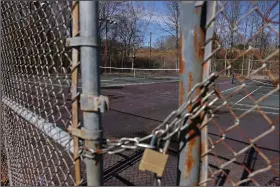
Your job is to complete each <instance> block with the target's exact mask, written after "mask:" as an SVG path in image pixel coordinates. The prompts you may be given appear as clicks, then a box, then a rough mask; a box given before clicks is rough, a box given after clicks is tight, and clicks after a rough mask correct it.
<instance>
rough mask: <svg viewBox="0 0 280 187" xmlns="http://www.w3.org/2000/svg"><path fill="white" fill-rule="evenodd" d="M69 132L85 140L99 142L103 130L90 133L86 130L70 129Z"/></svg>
mask: <svg viewBox="0 0 280 187" xmlns="http://www.w3.org/2000/svg"><path fill="white" fill-rule="evenodd" d="M67 130H68V132H69V133H70V134H71V135H73V136H77V137H79V138H81V139H83V140H97V139H98V138H100V137H101V133H102V130H100V131H89V130H87V129H85V128H82V129H78V128H73V127H71V126H70V127H68V129H67Z"/></svg>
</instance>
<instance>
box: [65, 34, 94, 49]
mask: <svg viewBox="0 0 280 187" xmlns="http://www.w3.org/2000/svg"><path fill="white" fill-rule="evenodd" d="M80 46H90V47H97V46H98V45H97V41H96V40H95V39H94V38H93V37H84V36H78V37H74V38H67V39H66V47H80Z"/></svg>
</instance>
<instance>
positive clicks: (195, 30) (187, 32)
mask: <svg viewBox="0 0 280 187" xmlns="http://www.w3.org/2000/svg"><path fill="white" fill-rule="evenodd" d="M203 2H204V1H196V2H195V1H182V2H181V15H180V16H181V19H180V20H181V38H180V44H181V45H180V46H181V55H180V99H179V101H180V105H181V104H182V103H183V102H185V101H186V100H185V99H186V95H187V94H188V92H189V91H190V90H191V88H192V87H193V86H194V85H195V84H197V83H199V82H201V81H202V64H203V60H204V49H203V46H204V42H205V40H204V38H205V37H204V36H205V31H204V26H205V23H204V22H206V20H204V19H205V18H206V15H205V13H206V11H205V8H203V6H202V5H204V6H206V5H205V3H203ZM185 18H188V19H185ZM201 18H204V19H201ZM203 25H204V26H203ZM198 91H199V90H198ZM197 93H198V92H197ZM190 109H191V108H190V107H189V108H188V110H189V111H190ZM186 112H187V111H186ZM198 125H199V124H198V122H196V121H194V122H193V123H192V124H190V126H189V128H187V129H186V130H185V131H184V132H181V135H180V137H179V141H180V144H179V152H180V154H179V159H178V160H179V161H178V175H177V176H178V181H177V182H178V185H180V186H195V185H198V183H199V174H200V156H201V134H200V130H199V127H198Z"/></svg>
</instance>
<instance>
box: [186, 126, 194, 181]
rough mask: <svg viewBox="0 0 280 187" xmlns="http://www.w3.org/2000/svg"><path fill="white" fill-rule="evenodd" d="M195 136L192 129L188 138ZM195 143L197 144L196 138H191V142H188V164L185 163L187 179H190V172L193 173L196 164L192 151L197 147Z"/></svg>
mask: <svg viewBox="0 0 280 187" xmlns="http://www.w3.org/2000/svg"><path fill="white" fill-rule="evenodd" d="M194 134H195V131H194V130H193V129H191V130H190V131H189V132H188V137H191V136H193V135H194ZM195 143H196V137H194V138H191V139H190V140H189V141H188V152H187V154H186V163H185V166H186V174H185V178H186V179H187V178H189V175H190V172H191V169H192V168H193V164H194V163H195V159H194V158H193V155H192V150H193V148H194V146H195Z"/></svg>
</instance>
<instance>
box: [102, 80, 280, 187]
mask: <svg viewBox="0 0 280 187" xmlns="http://www.w3.org/2000/svg"><path fill="white" fill-rule="evenodd" d="M101 82H102V83H101V85H102V94H103V95H106V96H108V97H109V99H110V111H109V112H107V113H105V114H104V115H103V127H104V135H105V137H109V138H110V137H114V138H121V137H135V136H137V137H142V136H145V135H147V134H149V133H150V132H151V131H152V129H153V128H154V127H156V126H157V125H159V124H160V123H161V122H162V121H163V120H164V119H165V118H166V117H167V115H168V114H169V113H170V112H172V111H173V110H176V109H177V108H178V106H179V100H178V98H179V83H178V77H177V78H176V77H174V78H173V79H172V80H163V79H162V80H161V79H158V80H157V79H141V78H133V77H127V78H126V77H115V78H114V77H105V76H103V77H102V81H101ZM216 85H217V88H218V89H219V90H220V91H221V92H222V94H223V96H224V97H228V98H227V100H228V102H229V103H230V106H231V107H232V110H233V111H234V112H235V114H236V115H237V116H238V115H241V114H243V113H244V112H246V111H248V110H249V109H250V108H252V107H253V106H254V102H253V101H252V100H251V97H250V96H253V97H254V99H255V100H258V99H260V98H261V97H263V96H264V95H266V93H268V92H270V91H272V90H273V89H275V88H274V87H272V86H267V85H261V86H259V85H255V84H252V83H250V82H246V89H247V90H240V91H239V92H236V93H235V94H233V95H231V93H232V92H233V90H235V89H236V87H237V86H239V84H238V83H235V84H231V82H230V79H224V78H223V79H219V80H217V82H216ZM259 107H260V108H261V109H262V110H263V112H264V115H265V116H266V117H267V118H269V119H270V120H272V121H277V120H278V118H279V116H278V115H279V92H278V91H276V92H274V93H273V94H271V95H270V96H268V97H267V98H266V99H265V100H264V101H261V102H259ZM264 115H261V114H260V113H259V112H258V111H257V109H254V110H253V111H252V112H250V113H249V114H247V115H245V116H244V117H241V118H240V122H239V123H240V125H239V127H238V128H234V129H233V130H231V131H229V132H227V133H226V137H225V140H224V143H225V144H226V145H227V146H225V145H224V144H223V143H218V144H217V145H216V146H215V150H214V153H215V154H213V155H212V156H211V154H210V156H209V162H210V167H211V168H212V169H213V170H215V169H217V165H218V164H217V157H218V158H219V159H220V160H221V161H222V162H226V161H229V160H230V159H232V158H233V152H236V153H237V152H239V151H240V150H242V149H243V148H245V147H247V146H249V145H250V142H249V140H248V138H251V139H253V138H255V137H257V136H260V135H261V134H263V133H264V132H265V131H268V130H269V129H270V125H269V124H268V122H267V121H266V120H265V117H263V116H264ZM215 120H216V122H217V123H218V124H219V126H220V128H221V129H223V130H225V129H227V128H228V127H229V126H231V125H233V123H234V117H233V116H232V115H231V113H230V112H229V111H228V110H227V109H221V111H220V112H218V113H217V114H216V117H215ZM208 131H209V137H211V138H212V140H213V141H216V140H218V139H221V132H220V130H219V129H218V128H217V127H216V126H215V125H214V124H213V123H212V122H211V123H210V124H209V125H208ZM256 145H257V146H258V148H259V151H260V152H261V153H263V154H265V155H266V156H267V157H268V158H269V159H270V160H272V162H273V168H276V169H277V170H278V172H279V123H278V121H277V125H276V129H275V130H274V131H273V132H272V133H271V134H269V135H268V136H265V137H263V138H260V139H259V140H258V141H257V142H256ZM177 147H178V143H176V142H172V143H171V146H170V150H169V155H170V156H169V160H168V163H167V167H166V171H165V174H164V176H163V179H162V180H163V185H175V184H176V177H177V176H176V164H177V157H176V154H177V152H176V149H177ZM229 150H231V151H229ZM135 154H136V155H135ZM131 155H132V156H131ZM133 155H134V156H133ZM137 155H138V156H137ZM139 155H140V156H139ZM214 155H216V156H214ZM130 156H131V157H132V158H130ZM140 159H141V152H140V153H139V152H137V151H136V152H135V150H134V151H128V152H124V153H121V154H117V155H114V156H113V155H106V156H105V160H108V161H109V160H117V161H118V163H119V162H120V161H123V165H121V166H118V164H117V166H115V164H114V163H113V162H112V163H111V162H110V164H109V162H106V161H105V168H108V169H105V174H106V173H108V175H105V176H109V173H112V172H113V173H114V175H113V177H108V178H106V177H105V179H106V180H105V184H106V185H116V184H117V185H126V184H130V185H131V184H134V185H152V184H153V183H152V182H153V177H152V175H151V174H150V173H148V172H142V171H139V170H138V164H139V161H140ZM130 160H133V164H132V163H131V161H130ZM242 164H245V165H246V166H247V168H249V169H251V170H257V169H260V168H262V167H264V166H266V165H265V164H266V162H265V160H264V159H263V157H262V156H261V154H259V152H256V151H255V149H252V148H251V149H249V150H247V151H246V152H245V153H242V154H241V155H240V156H239V157H238V158H237V160H235V161H234V162H233V163H231V164H230V165H229V167H228V168H227V167H226V171H228V173H229V174H230V177H231V178H232V179H233V180H234V181H235V182H237V181H239V180H241V179H244V177H246V175H248V172H247V171H246V170H245V169H244V168H243V167H241V166H242ZM110 168H126V169H115V170H113V171H111V169H110ZM267 173H269V172H266V174H260V175H257V176H256V180H257V181H258V182H259V183H260V184H262V185H265V184H266V183H267V182H268V180H270V179H271V178H272V177H274V176H275V173H273V172H271V175H267ZM114 176H115V177H114ZM139 176H140V177H139ZM221 177H222V178H223V177H224V178H226V176H221ZM117 181H118V182H117ZM222 183H223V184H222ZM218 184H219V185H230V184H229V183H228V182H225V180H218Z"/></svg>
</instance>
